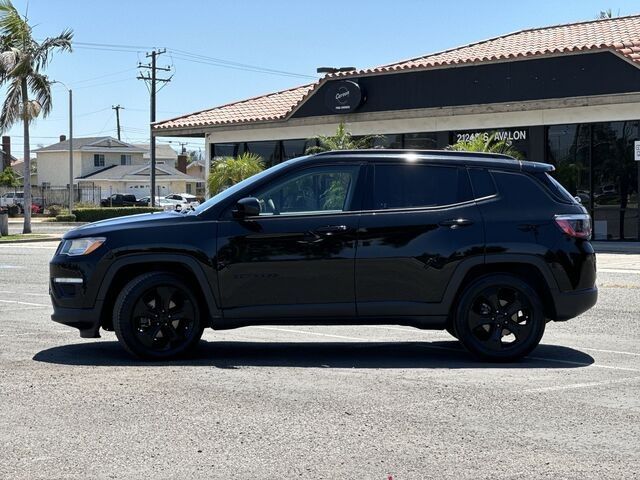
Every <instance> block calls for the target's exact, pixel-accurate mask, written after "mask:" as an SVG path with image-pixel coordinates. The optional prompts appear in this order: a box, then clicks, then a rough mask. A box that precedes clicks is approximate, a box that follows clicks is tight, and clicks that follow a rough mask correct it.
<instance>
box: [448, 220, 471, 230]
mask: <svg viewBox="0 0 640 480" xmlns="http://www.w3.org/2000/svg"><path fill="white" fill-rule="evenodd" d="M469 225H473V221H472V220H469V219H468V218H450V219H448V220H443V221H441V222H440V226H442V227H449V228H452V229H453V228H460V227H467V226H469Z"/></svg>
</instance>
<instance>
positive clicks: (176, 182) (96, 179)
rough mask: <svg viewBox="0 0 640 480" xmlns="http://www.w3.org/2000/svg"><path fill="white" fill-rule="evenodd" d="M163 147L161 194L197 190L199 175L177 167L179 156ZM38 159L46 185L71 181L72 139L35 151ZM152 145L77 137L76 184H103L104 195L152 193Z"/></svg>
mask: <svg viewBox="0 0 640 480" xmlns="http://www.w3.org/2000/svg"><path fill="white" fill-rule="evenodd" d="M169 150H171V152H169V151H168V150H166V149H165V148H163V147H161V148H160V149H158V150H157V152H158V153H159V155H157V157H156V182H157V186H158V189H157V194H158V195H168V194H170V193H181V192H185V191H187V189H188V188H191V189H195V185H196V183H197V182H198V181H199V179H197V178H191V177H189V176H188V175H186V174H184V173H181V172H179V171H178V170H176V169H175V162H176V158H177V155H176V153H175V151H173V149H172V148H171V147H169ZM35 153H36V155H37V160H38V180H39V182H40V184H41V185H42V186H51V187H54V186H66V185H68V183H69V141H68V140H67V139H66V138H65V136H64V135H62V136H61V137H60V141H59V142H57V143H55V144H53V145H48V146H46V147H42V148H39V149H37V150H35ZM148 153H149V152H148V145H133V144H130V143H126V142H123V141H120V140H117V139H115V138H113V137H87V138H74V139H73V173H74V183H76V184H78V185H79V186H81V187H82V186H91V187H101V189H102V194H103V195H106V194H108V193H133V194H135V195H137V196H138V197H141V196H145V195H148V194H149V189H150V183H151V178H150V176H151V175H150V174H151V169H150V166H149V159H148ZM145 156H147V157H145Z"/></svg>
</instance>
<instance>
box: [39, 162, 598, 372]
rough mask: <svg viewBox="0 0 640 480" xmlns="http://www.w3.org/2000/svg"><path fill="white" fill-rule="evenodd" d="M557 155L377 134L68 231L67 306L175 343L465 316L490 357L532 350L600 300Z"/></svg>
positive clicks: (165, 344)
mask: <svg viewBox="0 0 640 480" xmlns="http://www.w3.org/2000/svg"><path fill="white" fill-rule="evenodd" d="M551 171H553V166H551V165H546V164H542V163H533V162H522V161H518V160H514V159H513V158H511V157H507V156H503V155H496V154H478V153H466V152H453V151H412V152H409V151H402V150H395V151H394V150H387V151H384V150H360V151H342V152H328V153H322V154H318V155H313V156H307V157H302V158H297V159H294V160H289V161H287V162H284V163H282V164H279V165H277V166H275V167H272V168H270V169H268V170H265V171H264V172H262V173H260V174H258V175H255V176H253V177H251V178H249V179H247V180H244V181H242V182H240V183H238V184H236V185H234V186H233V187H231V188H229V189H227V190H224V191H223V192H221V193H219V194H217V195H216V196H214V197H213V198H211V199H210V200H208V201H207V202H205V203H203V204H202V205H200V206H199V207H197V208H196V209H195V211H190V212H187V213H176V212H163V213H152V214H143V215H134V216H130V217H123V218H118V219H114V220H105V221H101V222H96V223H92V224H89V225H85V226H82V227H80V228H77V229H75V230H72V231H70V232H68V233H67V234H66V235H65V236H64V239H63V241H62V243H61V244H60V246H59V248H58V250H57V251H56V253H55V256H54V257H53V259H52V260H51V265H50V271H51V279H50V289H51V299H52V301H53V308H54V313H53V315H52V318H53V320H55V321H57V322H61V323H64V324H67V325H70V326H73V327H76V328H78V329H79V330H80V334H81V336H83V337H98V336H99V333H98V332H99V330H100V328H101V327H102V328H103V329H105V330H115V332H116V335H117V337H118V340H119V341H120V343H121V344H122V346H123V347H124V348H125V349H126V350H128V351H129V352H130V353H132V354H134V355H137V356H139V357H143V358H150V359H164V358H168V357H172V356H176V355H179V354H183V353H185V352H187V351H188V350H190V349H192V348H194V347H195V346H196V345H197V343H198V342H199V339H200V337H201V335H202V331H203V329H204V328H205V327H212V328H214V329H229V328H237V327H242V326H248V325H264V324H306V325H312V324H313V325H336V324H363V325H366V324H390V323H391V324H400V325H410V326H413V327H417V328H423V329H447V330H448V331H449V332H450V333H451V334H452V335H454V336H455V337H457V338H458V339H459V340H460V342H461V343H462V344H463V345H464V346H465V347H466V348H467V349H468V350H469V351H470V352H471V353H473V354H475V355H476V356H477V357H480V358H483V359H488V360H496V361H506V360H513V359H517V358H519V357H522V356H524V355H526V354H528V353H529V352H530V351H531V350H533V349H534V348H535V347H536V345H538V343H539V342H540V339H541V337H542V334H543V332H544V329H545V324H546V323H547V322H548V321H550V320H556V321H562V320H568V319H570V318H572V317H575V316H577V315H579V314H581V313H582V312H584V311H586V310H587V309H589V308H591V307H592V306H593V305H594V304H595V303H596V299H597V289H596V286H595V280H596V259H595V255H594V251H593V248H592V246H591V244H590V243H589V237H590V234H591V225H590V218H589V216H588V215H587V212H586V210H585V208H584V207H583V206H582V205H580V203H579V202H578V201H576V200H575V199H574V198H573V197H572V196H571V195H570V194H569V193H567V191H566V190H565V189H564V188H563V187H562V186H561V185H560V184H559V183H558V182H556V181H555V180H554V179H553V178H552V177H551V176H550V175H549V172H551Z"/></svg>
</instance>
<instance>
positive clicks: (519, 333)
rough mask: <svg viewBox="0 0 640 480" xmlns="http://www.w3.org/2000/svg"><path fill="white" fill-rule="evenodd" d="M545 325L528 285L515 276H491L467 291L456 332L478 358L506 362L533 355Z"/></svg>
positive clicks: (456, 317)
mask: <svg viewBox="0 0 640 480" xmlns="http://www.w3.org/2000/svg"><path fill="white" fill-rule="evenodd" d="M545 323H546V319H545V315H544V310H543V306H542V302H541V300H540V296H539V295H538V293H537V292H536V291H535V290H534V289H533V288H532V287H531V286H530V285H529V284H527V283H526V282H525V281H523V280H521V279H520V278H518V277H515V276H512V275H489V276H486V277H482V278H480V279H478V280H476V281H474V282H472V283H471V284H470V285H469V286H468V287H467V288H466V289H465V290H464V292H463V294H462V296H461V298H460V302H459V303H458V308H457V311H456V315H455V318H454V326H455V330H454V331H455V332H456V334H457V336H458V339H459V340H460V342H461V343H462V344H463V345H464V347H465V348H466V349H467V350H469V351H470V352H471V353H473V354H474V355H475V356H477V357H479V358H481V359H483V360H489V361H503V362H504V361H511V360H517V359H519V358H522V357H524V356H525V355H527V354H528V353H530V352H531V351H532V350H533V349H534V348H535V347H536V346H537V345H538V344H539V343H540V340H541V338H542V335H543V333H544V327H545Z"/></svg>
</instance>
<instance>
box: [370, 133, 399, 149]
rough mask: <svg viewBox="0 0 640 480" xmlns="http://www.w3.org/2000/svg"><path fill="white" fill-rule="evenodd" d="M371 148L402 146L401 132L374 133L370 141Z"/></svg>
mask: <svg viewBox="0 0 640 480" xmlns="http://www.w3.org/2000/svg"><path fill="white" fill-rule="evenodd" d="M372 147H373V148H402V134H400V133H391V134H387V135H376V136H375V137H374V138H373V141H372Z"/></svg>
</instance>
